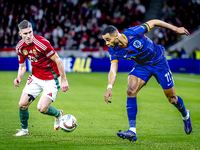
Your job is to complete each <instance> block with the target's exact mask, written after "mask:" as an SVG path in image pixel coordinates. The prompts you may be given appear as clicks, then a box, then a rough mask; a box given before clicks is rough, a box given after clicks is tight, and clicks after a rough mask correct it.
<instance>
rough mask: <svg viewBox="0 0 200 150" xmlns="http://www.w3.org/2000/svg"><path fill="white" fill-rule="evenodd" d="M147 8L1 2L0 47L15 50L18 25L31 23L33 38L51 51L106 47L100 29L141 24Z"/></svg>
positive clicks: (131, 3) (135, 3)
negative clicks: (48, 44)
mask: <svg viewBox="0 0 200 150" xmlns="http://www.w3.org/2000/svg"><path fill="white" fill-rule="evenodd" d="M146 7H148V2H147V1H145V0H61V1H58V0H29V1H26V3H23V1H22V3H18V2H17V1H15V2H14V1H13V2H12V3H9V1H6V0H0V46H1V47H9V46H13V47H14V46H15V45H16V44H17V42H18V41H19V39H20V37H19V35H18V28H17V25H18V23H19V22H20V21H22V20H23V19H27V20H29V21H30V22H31V23H32V26H33V29H34V34H38V35H41V36H44V37H45V38H47V39H48V40H49V41H50V42H51V44H52V45H53V47H54V48H58V47H62V48H63V49H65V50H67V49H70V50H77V49H83V48H85V47H89V48H94V47H98V46H102V47H103V46H105V42H104V41H103V39H102V36H101V32H102V29H103V28H104V27H105V26H106V25H107V24H113V25H115V26H116V27H117V28H119V30H121V31H122V30H123V29H124V28H127V27H129V26H134V25H137V24H140V22H139V21H141V20H142V19H143V18H144V14H145V12H146Z"/></svg>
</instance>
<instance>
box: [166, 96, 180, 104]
mask: <svg viewBox="0 0 200 150" xmlns="http://www.w3.org/2000/svg"><path fill="white" fill-rule="evenodd" d="M167 98H168V101H169V102H170V103H171V104H176V103H177V100H178V98H177V96H169V97H167Z"/></svg>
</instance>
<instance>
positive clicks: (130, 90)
mask: <svg viewBox="0 0 200 150" xmlns="http://www.w3.org/2000/svg"><path fill="white" fill-rule="evenodd" d="M136 95H137V92H136V90H134V89H133V88H131V87H128V89H127V96H128V97H136Z"/></svg>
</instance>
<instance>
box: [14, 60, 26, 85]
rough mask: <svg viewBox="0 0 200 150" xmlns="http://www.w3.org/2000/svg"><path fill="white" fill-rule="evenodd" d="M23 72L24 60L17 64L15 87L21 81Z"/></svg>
mask: <svg viewBox="0 0 200 150" xmlns="http://www.w3.org/2000/svg"><path fill="white" fill-rule="evenodd" d="M25 73H26V64H25V62H24V63H20V64H19V69H18V76H17V78H16V79H15V80H14V85H15V88H17V87H19V84H20V83H21V81H22V78H23V77H24V75H25Z"/></svg>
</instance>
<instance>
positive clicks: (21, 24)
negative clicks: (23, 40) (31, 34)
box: [18, 20, 32, 30]
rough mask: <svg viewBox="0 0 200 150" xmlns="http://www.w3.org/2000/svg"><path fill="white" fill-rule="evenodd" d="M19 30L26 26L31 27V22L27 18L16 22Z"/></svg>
mask: <svg viewBox="0 0 200 150" xmlns="http://www.w3.org/2000/svg"><path fill="white" fill-rule="evenodd" d="M18 28H19V30H22V29H26V28H32V24H31V23H30V22H29V21H28V20H23V21H22V22H20V23H19V24H18Z"/></svg>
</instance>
